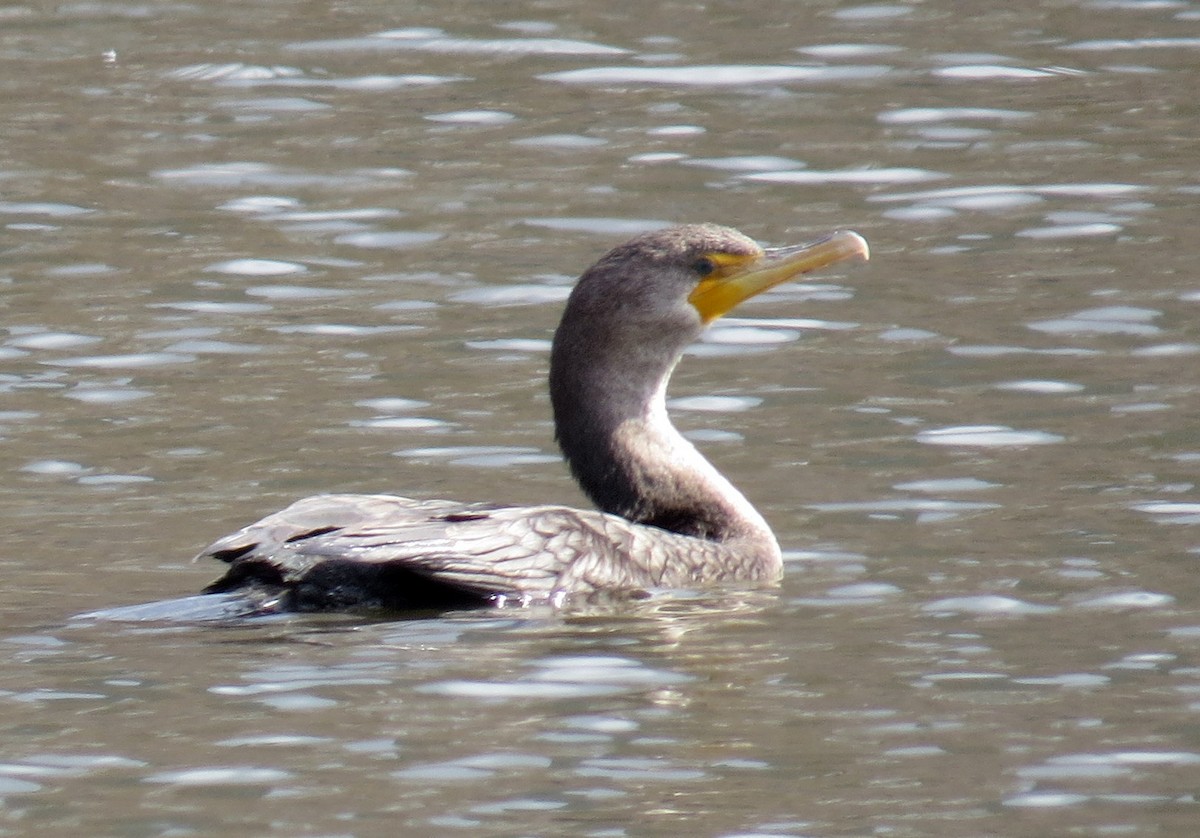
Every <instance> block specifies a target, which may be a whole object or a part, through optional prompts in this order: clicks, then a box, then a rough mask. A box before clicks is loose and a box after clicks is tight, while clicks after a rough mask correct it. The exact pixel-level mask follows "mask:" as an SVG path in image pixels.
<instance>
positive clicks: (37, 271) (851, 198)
mask: <svg viewBox="0 0 1200 838" xmlns="http://www.w3.org/2000/svg"><path fill="white" fill-rule="evenodd" d="M1198 87H1200V4H1197V3H1193V2H1186V0H1166V2H1138V0H1124V1H1123V0H1116V1H1115V2H1108V0H1097V2H1065V0H1064V2H1045V3H1029V2H1020V3H995V4H986V6H985V5H982V4H981V5H980V7H978V8H976V7H972V9H971V11H970V13H967V12H966V11H965V10H964V7H963V6H962V5H961V4H955V3H952V2H949V0H928V2H919V3H918V2H911V3H904V2H899V3H879V4H869V5H855V4H850V3H838V2H812V3H786V2H738V3H713V4H706V5H702V4H688V3H677V2H667V3H661V4H645V3H639V4H633V3H623V2H616V3H579V2H571V1H570V0H552V1H551V2H513V3H503V4H501V3H494V4H486V3H480V4H463V3H446V2H431V3H425V4H420V5H417V4H407V3H374V2H349V3H339V4H333V5H329V4H295V3H283V2H278V0H275V2H272V0H266V2H257V3H252V4H245V3H232V2H207V1H206V0H197V2H191V3H139V2H107V0H98V2H78V3H69V2H68V3H57V4H50V3H25V4H22V3H20V2H17V3H14V4H9V5H6V6H4V7H3V8H0V94H2V95H0V225H2V226H0V473H2V475H3V480H0V522H2V523H3V526H4V532H5V539H4V546H3V548H2V549H0V566H2V568H3V572H4V584H3V586H2V587H0V615H2V616H0V834H2V835H18V834H22V835H24V834H46V835H68V834H70V835H93V834H96V835H98V834H106V835H107V834H111V835H130V836H151V835H193V834H194V835H217V834H229V835H249V834H268V833H269V834H281V835H312V836H318V835H320V836H334V835H338V836H350V835H353V836H373V835H396V834H402V835H432V834H438V835H446V834H463V835H468V834H469V835H571V836H578V835H583V836H605V838H609V836H640V835H662V836H674V835H684V834H686V835H711V836H728V838H732V836H750V835H754V836H768V835H769V836H839V835H847V836H849V835H854V836H860V835H889V836H925V835H937V836H948V838H949V836H955V837H956V838H957V836H965V835H1171V836H1175V835H1178V836H1190V835H1193V834H1195V829H1196V824H1198V823H1200V806H1198V804H1197V800H1196V794H1197V789H1200V653H1198V648H1200V574H1198V572H1197V564H1198V563H1200V488H1198V487H1197V485H1196V484H1197V474H1198V470H1200V430H1198V426H1197V416H1198V415H1200V395H1198V390H1200V372H1198V370H1200V326H1198V325H1197V324H1198V323H1200V276H1198V275H1197V270H1196V267H1195V265H1196V262H1197V257H1198V256H1200V246H1198V245H1197V240H1196V234H1195V228H1196V223H1195V222H1196V217H1197V216H1196V207H1197V205H1198V203H1200V146H1198V145H1197V140H1196V136H1197V129H1198V123H1197V108H1196V104H1195V103H1196V91H1197V88H1198ZM701 220H712V221H718V222H722V223H726V224H731V225H734V226H737V227H740V228H742V229H744V230H745V231H746V232H748V233H749V234H751V235H753V236H755V237H756V238H759V239H760V240H762V241H764V242H767V243H770V244H783V243H789V242H794V241H798V240H804V239H808V238H811V237H814V236H816V235H818V234H820V233H822V232H825V231H828V230H830V229H834V228H837V227H847V228H852V229H856V230H858V231H860V232H861V233H863V234H864V235H865V236H866V237H867V238H868V239H869V240H870V241H871V243H872V246H873V249H874V259H873V261H872V262H871V263H870V264H869V265H867V266H864V267H861V268H854V269H851V270H847V271H844V272H833V273H828V274H825V275H823V276H821V277H819V278H817V279H815V280H814V281H813V282H810V283H806V284H802V285H794V286H790V287H784V288H781V289H778V290H777V291H775V292H772V293H771V294H769V295H767V296H766V297H764V298H761V299H759V300H756V301H753V302H751V303H749V304H747V305H746V306H744V307H743V308H742V309H741V310H739V312H738V316H737V317H734V318H729V319H728V320H725V321H722V322H721V323H720V324H719V325H718V327H717V328H714V329H713V330H712V332H711V333H710V334H709V335H708V336H707V337H706V338H705V340H704V341H703V342H702V343H700V344H698V345H697V346H695V347H694V348H693V350H692V351H691V352H690V354H689V357H688V358H687V359H686V360H685V362H684V364H683V366H682V367H681V368H680V371H679V373H678V375H677V376H676V379H675V384H674V389H673V392H672V398H673V401H672V406H673V410H674V414H675V416H676V417H677V421H678V422H679V424H680V425H681V426H682V427H684V428H685V429H686V430H687V431H688V432H689V434H691V435H692V436H693V437H694V438H695V439H696V440H697V441H698V443H699V444H700V445H702V446H703V447H704V448H705V450H706V451H708V452H709V453H710V454H711V456H712V457H713V459H714V460H715V461H716V462H717V463H718V464H719V465H720V467H721V468H722V469H723V470H724V471H725V472H726V473H727V474H729V475H730V477H731V478H732V479H733V480H734V481H735V482H736V483H738V484H739V485H740V486H742V487H744V489H745V490H746V493H747V494H748V495H749V496H750V497H751V498H752V499H753V500H754V501H755V502H756V503H757V504H758V505H759V506H760V507H761V508H762V510H763V511H764V514H765V515H766V517H767V518H768V519H769V520H770V521H771V522H772V524H773V526H774V527H775V528H776V531H777V532H778V534H779V537H780V540H781V542H782V543H783V545H784V547H785V550H786V551H787V562H788V574H787V578H786V579H785V581H784V583H783V585H782V588H781V589H780V590H779V591H769V592H751V593H747V592H740V591H719V592H706V593H687V592H683V593H678V594H673V595H664V596H660V597H658V598H655V599H652V600H650V601H647V602H641V603H633V604H626V605H611V606H602V607H601V606H597V607H595V608H592V609H587V610H576V611H571V612H566V613H556V612H552V611H503V612H498V613H497V612H492V613H488V612H480V613H458V614H450V615H446V616H443V617H434V618H424V619H410V620H393V621H371V620H366V619H362V618H355V617H319V618H318V617H295V618H288V619H279V620H274V621H261V622H258V623H244V624H237V625H228V626H212V625H209V626H195V625H154V624H132V625H124V624H103V623H93V622H89V621H80V620H72V619H71V615H73V614H77V613H80V612H84V611H88V610H92V609H97V608H103V607H108V606H114V605H121V604H128V603H135V602H142V601H147V600H154V599H162V598H167V597H173V596H181V595H184V594H188V593H192V592H195V591H196V590H198V589H199V588H200V587H201V586H203V585H204V584H205V583H206V582H208V581H209V580H211V579H212V578H213V577H214V576H215V575H216V570H217V569H216V568H213V567H208V566H204V565H202V564H201V565H197V564H192V563H190V561H189V557H190V556H191V555H192V554H193V553H194V552H195V551H196V550H197V549H199V548H200V547H202V546H203V545H204V544H206V543H208V542H209V541H211V540H212V539H213V538H215V537H216V536H218V535H221V534H223V533H225V532H227V531H229V530H231V529H233V528H236V527H237V526H240V525H241V524H243V523H246V522H247V521H248V520H250V519H252V518H254V517H256V516H258V515H261V514H265V513H267V512H270V511H273V510H274V509H277V508H279V507H281V506H283V505H284V504H286V503H288V502H289V501H291V500H293V499H295V498H296V497H299V496H302V495H306V494H312V493H316V492H320V491H330V490H336V491H367V492H373V491H395V492H401V493H404V494H409V495H415V496H420V497H453V498H461V499H472V500H508V501H513V502H536V501H545V500H564V499H565V500H568V501H570V502H572V503H579V504H583V503H584V500H583V499H582V497H581V496H580V495H579V493H578V492H577V490H576V489H575V488H574V486H573V485H572V484H571V483H570V481H569V478H568V477H567V475H566V474H565V470H564V469H563V467H562V466H561V464H560V463H559V461H558V457H557V453H556V451H555V448H554V445H553V441H552V429H551V427H550V424H549V421H548V406H547V401H546V398H545V396H544V393H543V379H544V376H545V368H546V353H547V349H548V346H549V343H548V341H549V338H550V334H551V330H552V328H553V326H554V323H555V320H556V317H557V313H558V310H559V307H560V305H561V301H562V300H563V299H564V298H565V296H566V294H567V292H568V290H569V288H570V285H571V282H572V280H573V278H574V277H575V276H576V275H577V274H578V272H579V271H580V270H581V269H582V268H583V267H584V266H585V265H587V264H588V263H589V262H590V261H591V260H593V259H594V258H596V257H597V256H598V255H599V254H600V253H601V252H603V251H604V250H605V249H606V248H608V247H609V246H611V245H613V244H615V243H617V242H619V241H621V240H623V239H624V238H626V237H628V236H629V235H631V234H633V233H636V232H639V231H642V230H645V229H648V228H651V227H654V226H659V225H664V224H669V223H676V222H683V221H701Z"/></svg>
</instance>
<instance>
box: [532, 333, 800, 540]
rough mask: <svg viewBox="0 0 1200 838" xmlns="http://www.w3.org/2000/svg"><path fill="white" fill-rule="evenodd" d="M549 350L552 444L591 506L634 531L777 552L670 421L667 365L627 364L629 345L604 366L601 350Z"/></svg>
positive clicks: (754, 515) (764, 529)
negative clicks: (641, 527)
mask: <svg viewBox="0 0 1200 838" xmlns="http://www.w3.org/2000/svg"><path fill="white" fill-rule="evenodd" d="M593 348H594V345H593ZM558 349H559V348H557V347H556V352H555V356H554V357H553V358H552V362H551V388H550V389H551V399H552V402H553V405H554V418H555V427H556V432H557V436H558V441H559V445H560V446H561V447H562V450H563V454H564V456H565V457H566V459H567V462H568V463H569V465H570V467H571V471H572V472H573V473H574V475H575V477H576V479H577V480H578V481H579V483H580V485H581V486H582V488H583V490H584V492H586V493H587V495H588V496H589V497H590V498H591V499H592V502H593V503H595V504H596V505H597V506H598V507H599V508H600V509H602V510H603V511H605V512H610V513H613V514H615V515H620V516H621V517H623V518H626V519H628V520H630V521H634V522H637V523H640V524H646V525H649V526H655V527H659V528H661V529H664V530H669V531H671V532H676V533H680V534H682V535H688V536H693V537H696V538H703V539H706V540H709V541H717V542H732V541H750V542H752V543H754V544H755V545H756V547H758V548H759V549H762V550H767V551H772V552H775V553H776V554H777V551H778V545H777V543H776V541H775V536H774V535H773V534H772V532H771V530H770V528H769V527H768V526H767V523H766V522H765V521H764V520H763V518H762V516H761V515H759V514H758V512H757V510H755V509H754V507H753V506H752V505H751V504H750V502H749V501H748V500H746V498H745V497H744V496H743V495H742V494H741V492H739V491H738V490H737V489H736V488H734V486H733V484H731V483H730V482H729V481H728V480H726V479H725V477H724V476H723V475H721V473H720V472H718V471H717V469H716V468H715V467H714V466H713V465H712V464H711V463H709V461H708V460H707V459H705V458H704V456H703V455H702V454H700V452H699V451H697V450H696V448H695V447H694V446H693V445H692V444H691V443H690V442H688V441H687V440H686V439H684V437H683V436H682V435H681V434H680V433H679V431H678V430H676V429H675V427H674V426H673V425H672V424H671V421H670V419H669V417H668V416H667V407H666V387H667V382H668V380H669V379H670V375H671V371H672V369H673V367H674V363H673V362H665V366H664V365H663V364H664V362H661V361H659V360H657V359H655V358H643V359H634V360H633V362H632V366H631V356H632V355H634V354H636V352H634V351H632V350H631V349H630V347H628V346H626V347H624V349H623V350H622V351H621V352H620V353H619V355H620V357H619V358H615V359H614V363H612V364H609V363H607V362H606V359H605V358H604V357H603V354H602V353H601V354H600V355H597V354H596V353H595V352H593V353H592V354H590V355H589V357H588V358H587V359H586V360H585V359H582V358H575V359H570V358H566V357H562V355H563V354H564V351H558Z"/></svg>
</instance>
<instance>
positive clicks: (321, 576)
mask: <svg viewBox="0 0 1200 838" xmlns="http://www.w3.org/2000/svg"><path fill="white" fill-rule="evenodd" d="M867 258H869V248H868V245H867V243H866V241H865V240H864V239H863V238H862V237H861V236H859V235H858V234H857V233H853V232H850V231H845V230H843V231H838V232H835V233H832V234H830V235H828V236H826V237H824V238H822V239H820V240H819V241H816V242H813V243H810V244H804V245H798V246H790V247H780V248H771V249H766V248H763V247H762V246H761V245H759V244H758V243H757V242H755V241H754V240H753V239H751V238H750V237H748V236H746V235H745V234H743V233H741V232H738V231H737V230H734V229H732V228H729V227H722V226H718V225H715V224H689V225H683V226H675V227H669V228H665V229H658V230H654V231H651V232H646V233H643V234H641V235H638V236H636V237H635V238H633V239H631V240H629V241H627V242H625V243H624V244H621V245H618V246H617V247H614V248H613V249H612V250H610V251H608V252H607V253H606V254H604V255H603V256H602V257H601V258H600V259H599V260H598V261H597V262H596V263H595V264H593V265H592V266H591V267H589V268H588V269H587V270H586V271H584V273H583V274H582V276H581V277H580V278H579V280H578V282H577V283H576V285H575V286H574V288H573V289H572V291H571V293H570V295H569V297H568V299H567V302H566V305H565V308H564V310H563V313H562V318H561V320H560V322H559V325H558V327H557V329H556V330H555V334H554V339H553V342H552V347H551V353H550V370H549V390H550V402H551V406H552V409H553V417H554V428H555V437H556V439H557V442H558V445H559V447H560V449H561V451H562V454H563V457H564V459H565V461H566V463H567V465H568V466H569V468H570V472H571V474H572V475H573V476H574V478H575V480H576V481H577V482H578V484H579V486H580V487H581V488H582V490H583V492H584V494H586V495H587V497H588V498H589V499H590V500H591V501H592V503H593V504H594V505H595V507H596V508H595V509H576V508H572V507H569V506H565V505H560V504H545V505H540V506H506V505H500V504H491V503H470V502H468V503H464V502H457V501H447V500H422V499H412V498H407V497H401V496H397V495H387V494H326V495H316V496H313V497H308V498H305V499H303V500H299V501H297V502H295V503H293V504H292V505H291V506H288V507H287V508H285V509H283V510H282V511H280V512H276V513H274V514H272V515H269V516H267V517H265V518H263V519H262V520H260V521H257V522H255V523H252V524H250V525H249V526H246V527H244V528H242V529H240V530H238V531H237V532H234V533H232V534H230V535H227V536H225V537H223V538H221V539H219V540H217V541H216V542H214V543H213V544H211V545H209V546H208V547H207V548H205V549H204V550H203V551H201V552H200V554H199V555H198V556H197V559H201V558H203V559H215V560H218V561H220V562H223V563H225V564H226V565H228V567H227V569H226V572H225V574H224V575H223V576H222V577H221V578H220V579H218V580H216V581H215V582H213V583H212V584H210V585H209V586H208V587H206V588H205V589H204V590H203V591H202V593H201V595H199V596H193V597H189V598H185V599H189V600H192V601H194V603H196V604H197V605H196V607H198V608H200V609H201V610H203V604H204V602H205V601H206V598H210V597H214V596H217V595H219V596H220V598H221V599H220V602H221V603H222V608H223V609H225V613H237V614H238V615H244V614H255V615H257V614H272V613H279V612H297V611H299V612H312V611H348V610H349V611H353V610H368V611H376V610H382V611H388V612H393V611H420V610H434V611H445V610H450V609H456V608H466V607H476V606H488V605H493V606H511V605H529V604H531V603H551V604H554V605H562V604H564V603H565V602H569V601H571V600H573V599H576V598H584V599H586V598H588V597H591V596H593V595H604V594H614V593H616V594H620V593H631V594H632V593H638V592H645V591H653V590H660V589H697V588H699V587H704V586H711V585H718V584H722V583H739V584H750V585H754V586H759V585H761V586H769V585H774V584H777V583H778V581H779V579H780V577H781V575H782V569H783V563H782V557H781V551H780V547H779V544H778V542H777V540H776V538H775V535H774V534H773V532H772V531H771V528H770V527H769V526H768V524H767V522H766V521H765V519H764V518H763V517H762V515H761V514H760V513H759V512H758V511H757V510H756V509H755V508H754V506H753V505H751V503H750V502H749V501H748V500H747V499H746V497H745V496H744V495H743V494H742V493H741V492H739V491H738V490H737V489H736V488H735V487H734V486H733V484H732V483H731V482H730V481H729V480H728V479H726V478H725V477H724V476H723V475H722V474H721V473H720V472H719V471H718V470H717V469H716V468H715V467H714V466H713V465H712V464H711V463H710V462H709V461H708V460H707V459H705V457H704V456H703V455H702V454H701V453H700V452H699V451H698V450H697V449H696V447H695V446H694V445H693V444H692V443H691V442H689V441H688V440H687V439H685V438H684V436H683V435H682V434H681V433H680V432H679V431H678V430H677V429H676V428H675V427H674V425H672V423H671V420H670V418H669V416H668V414H667V403H666V392H667V384H668V382H669V380H670V377H671V373H672V371H673V370H674V369H675V366H676V364H677V363H678V362H679V360H680V358H681V357H682V355H683V353H684V350H685V349H686V348H687V347H688V346H689V345H690V344H691V343H692V342H694V341H695V340H696V339H697V338H698V337H699V336H700V335H701V333H702V332H703V331H704V330H705V329H706V328H707V327H708V326H709V324H711V323H712V322H713V321H714V320H716V319H717V318H719V317H721V316H722V315H724V314H725V313H727V312H728V311H730V310H732V309H733V308H734V307H735V306H737V305H738V304H739V303H740V302H742V301H743V300H746V299H748V298H749V297H752V296H754V295H756V294H759V293H761V292H763V291H766V290H767V289H769V288H772V287H774V286H776V285H778V284H780V283H782V282H786V281H788V280H791V279H794V278H797V277H799V276H800V275H802V274H806V273H808V272H810V271H812V270H816V269H819V268H823V267H826V266H828V265H832V264H835V263H838V262H842V261H847V260H865V259H867ZM230 603H233V605H231V604H230ZM230 609H233V611H232V612H231V611H230ZM137 613H138V612H135V613H134V615H135V616H136V615H137Z"/></svg>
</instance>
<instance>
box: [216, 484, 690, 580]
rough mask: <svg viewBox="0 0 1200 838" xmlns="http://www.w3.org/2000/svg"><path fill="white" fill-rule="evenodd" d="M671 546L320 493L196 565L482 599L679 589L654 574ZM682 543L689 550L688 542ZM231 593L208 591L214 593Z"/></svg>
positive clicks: (558, 522) (553, 511) (534, 511)
mask: <svg viewBox="0 0 1200 838" xmlns="http://www.w3.org/2000/svg"><path fill="white" fill-rule="evenodd" d="M640 530H648V532H645V533H644V532H640ZM682 538H683V537H681V536H676V535H673V534H670V533H666V532H664V531H661V530H651V529H650V528H646V527H638V526H637V525H631V524H630V523H629V522H627V521H624V520H622V519H620V518H617V517H615V516H612V515H607V514H605V513H601V512H592V511H586V510H579V509H572V508H570V507H565V506H535V507H502V506H501V507H498V506H489V505H485V504H463V503H455V502H451V501H419V500H412V499H409V498H402V497H396V496H392V495H319V496H316V497H311V498H306V499H304V500H301V501H298V502H296V503H294V504H292V505H291V506H289V507H287V508H286V509H284V510H282V511H280V512H277V513H275V514H274V515H270V516H268V517H266V518H264V519H262V520H261V521H259V522H257V523H255V524H251V525H250V526H248V527H245V528H244V529H242V530H239V531H238V532H236V533H233V534H232V535H229V536H226V537H225V538H222V539H220V540H219V541H217V542H216V543H214V544H212V545H211V546H209V547H208V548H207V549H205V550H204V551H203V552H202V553H201V554H200V556H202V557H211V558H216V559H220V560H222V561H225V562H228V563H229V564H230V565H231V568H230V573H229V574H228V575H227V576H226V580H230V579H231V578H236V580H237V581H240V580H242V579H247V580H253V579H255V578H256V577H257V578H258V579H259V580H273V581H276V582H278V583H282V584H284V585H288V584H293V583H300V582H303V580H305V579H306V578H310V577H314V576H315V575H316V572H317V571H318V569H319V568H321V567H322V566H323V565H330V566H332V565H334V564H336V565H337V566H338V567H340V568H342V569H343V572H348V573H358V572H361V573H362V574H367V573H371V572H373V571H372V569H376V570H378V569H379V568H390V569H394V570H403V571H404V574H408V575H415V576H418V577H422V578H423V579H427V580H431V581H433V582H435V583H438V584H440V585H445V586H448V587H450V588H454V589H458V590H462V591H466V592H471V593H475V594H478V595H482V596H488V595H495V594H499V595H506V596H514V597H534V598H548V597H551V596H553V595H554V594H555V593H557V592H560V591H562V592H567V593H587V592H591V591H595V590H599V589H619V588H639V587H652V586H658V585H663V584H678V582H679V580H676V579H666V578H664V573H665V572H666V569H667V568H668V567H669V566H670V565H671V561H670V559H671V558H672V555H671V554H672V553H677V552H680V551H679V550H672V549H671V547H672V545H673V542H675V541H676V540H679V539H682ZM685 540H686V541H687V542H689V544H688V545H687V546H688V547H690V548H691V549H692V550H694V549H695V546H696V545H695V543H694V542H695V541H696V540H695V539H685ZM678 546H679V547H682V546H684V545H678ZM679 569H680V570H683V568H679ZM326 570H328V568H326ZM364 584H370V585H379V584H380V582H379V581H378V580H377V579H373V580H372V581H371V582H369V583H364ZM234 587H236V586H235V585H232V584H226V585H221V583H217V585H215V586H214V588H213V590H230V589H232V588H234Z"/></svg>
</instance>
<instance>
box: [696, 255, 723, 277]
mask: <svg viewBox="0 0 1200 838" xmlns="http://www.w3.org/2000/svg"><path fill="white" fill-rule="evenodd" d="M716 269H717V266H716V264H715V263H714V262H713V260H712V259H709V258H708V257H707V256H701V257H700V258H699V259H697V260H696V261H695V262H692V270H694V271H695V272H696V273H698V274H700V276H708V275H709V274H711V273H712V272H713V271H715V270H716Z"/></svg>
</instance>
